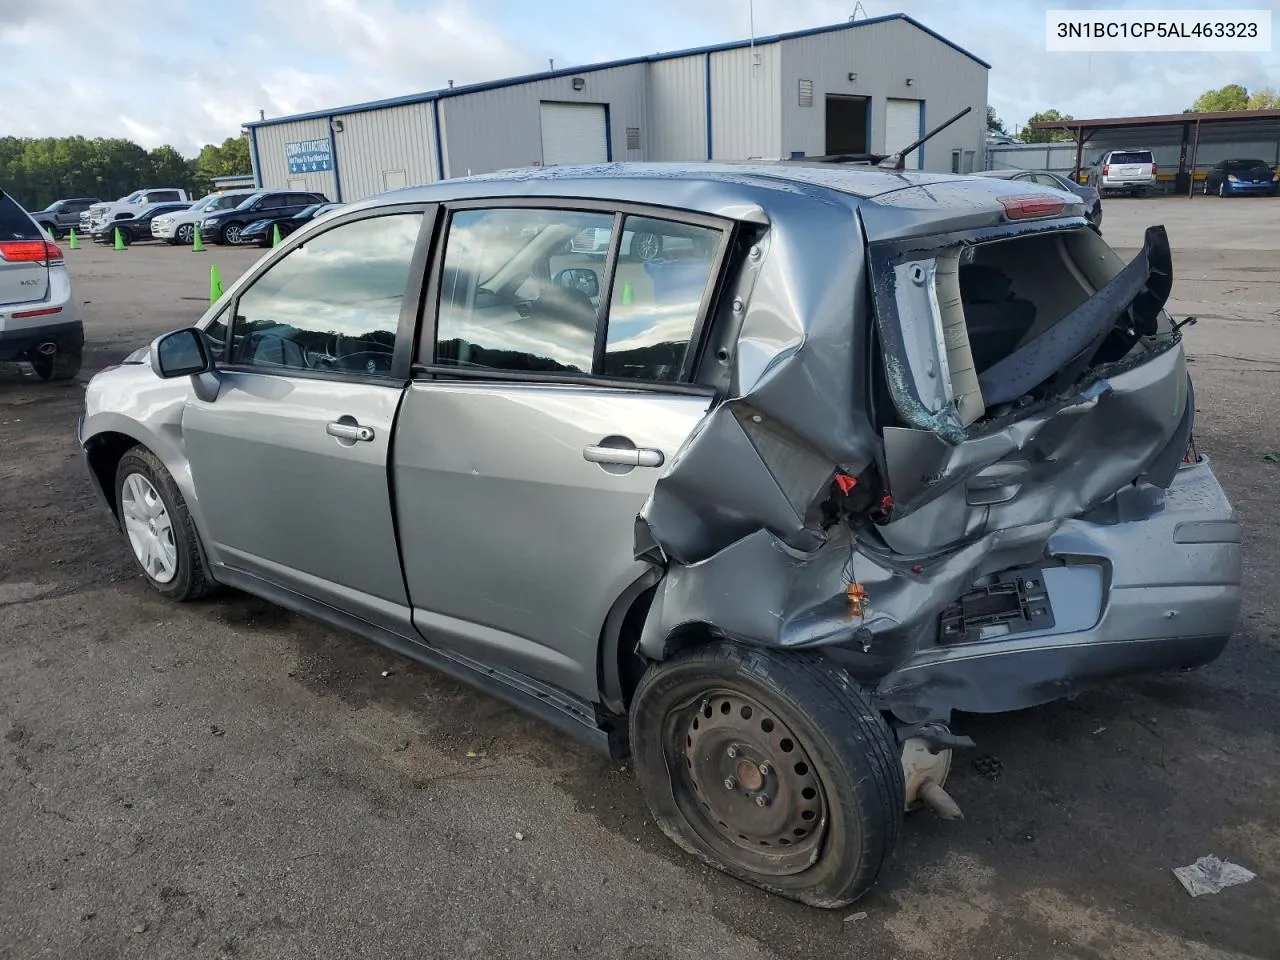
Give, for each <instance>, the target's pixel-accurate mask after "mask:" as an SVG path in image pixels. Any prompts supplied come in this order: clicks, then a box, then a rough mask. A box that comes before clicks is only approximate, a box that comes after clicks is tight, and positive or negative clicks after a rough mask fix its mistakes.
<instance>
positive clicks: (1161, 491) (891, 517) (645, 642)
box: [80, 163, 1241, 907]
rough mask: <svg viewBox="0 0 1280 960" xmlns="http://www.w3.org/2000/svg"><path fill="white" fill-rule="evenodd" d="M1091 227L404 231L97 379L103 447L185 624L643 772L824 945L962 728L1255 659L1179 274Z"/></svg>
mask: <svg viewBox="0 0 1280 960" xmlns="http://www.w3.org/2000/svg"><path fill="white" fill-rule="evenodd" d="M1080 204H1081V201H1080V200H1079V198H1078V197H1076V196H1074V195H1072V194H1068V193H1066V192H1062V191H1053V190H1048V189H1046V188H1043V187H1038V186H1035V185H1028V184H1023V183H1009V182H1004V181H1000V180H996V179H991V178H979V177H955V176H949V175H932V174H926V173H912V174H902V173H893V172H887V171H884V170H878V169H861V170H859V169H856V168H848V167H845V168H833V167H830V166H821V167H820V166H817V165H814V166H805V165H803V164H797V163H788V164H757V165H750V164H744V165H736V164H735V165H713V164H697V165H688V166H680V165H626V164H623V165H602V166H598V167H583V168H572V167H563V168H548V169H545V170H541V171H522V172H514V173H506V174H495V175H491V176H485V177H477V178H470V179H465V180H454V181H447V182H443V183H439V184H436V185H433V186H428V187H415V188H411V189H407V190H401V191H397V192H394V193H390V194H385V195H383V196H381V197H379V198H376V199H374V200H369V201H364V202H360V203H355V204H352V205H350V206H348V207H345V208H343V209H342V210H341V211H338V212H337V213H336V214H334V215H331V216H329V217H326V218H324V219H323V220H322V221H319V222H316V223H312V224H309V225H307V226H305V227H303V228H302V229H300V230H299V231H298V232H297V233H295V234H293V235H292V236H290V237H289V238H288V240H287V241H286V242H285V243H284V244H282V245H281V246H280V247H279V248H277V249H276V250H273V251H272V252H271V253H269V254H267V255H266V256H265V257H264V258H263V259H262V260H261V261H260V262H259V263H258V264H257V265H256V266H255V267H253V268H252V269H250V270H249V271H248V272H247V273H246V274H245V275H244V276H243V277H242V278H241V279H240V280H238V281H237V282H236V283H235V284H234V285H233V286H232V287H231V288H230V289H228V291H227V293H226V295H225V296H224V297H223V298H222V299H221V300H220V301H219V302H218V303H217V304H216V305H215V306H214V307H213V308H211V309H210V311H209V312H208V313H207V314H206V316H205V317H204V318H203V319H202V320H201V321H200V323H199V324H198V325H197V327H195V328H191V329H183V330H178V331H175V332H173V333H170V334H167V335H165V336H163V337H160V338H158V339H157V340H156V341H155V342H154V343H152V344H151V345H150V347H149V348H144V349H142V350H139V351H138V352H137V353H135V354H133V355H132V356H130V357H129V358H128V359H126V360H125V361H124V362H123V364H122V365H120V366H117V367H115V368H114V369H110V370H106V371H103V372H102V373H100V374H98V375H97V376H96V377H94V379H93V381H92V382H91V384H90V385H89V387H88V392H87V397H86V410H85V413H84V417H83V420H82V423H81V427H80V440H81V441H82V444H83V447H84V451H85V454H86V456H87V459H88V466H89V471H90V473H91V475H92V478H93V480H94V481H95V483H96V485H97V487H98V489H99V490H100V492H101V494H102V496H103V498H104V499H105V501H106V505H107V506H108V507H109V508H110V510H111V513H112V515H113V516H114V517H115V518H116V520H117V521H118V522H119V525H120V527H121V529H122V530H123V533H124V535H125V537H127V539H128V542H129V545H130V546H131V548H132V550H133V553H134V556H135V557H136V558H137V561H138V564H139V566H140V567H141V569H142V571H143V573H144V574H145V576H146V578H147V579H148V580H149V581H150V583H151V585H152V586H153V587H155V589H156V590H158V591H159V592H160V593H161V594H163V595H164V596H166V597H169V598H172V599H174V600H190V599H193V598H196V597H200V596H202V595H204V594H206V593H208V592H209V591H210V590H211V589H212V588H213V587H215V585H226V586H230V587H236V588H239V589H242V590H245V591H248V592H250V593H254V594H257V595H259V596H262V597H266V598H268V599H270V600H273V601H275V602H277V603H279V604H281V605H283V606H286V607H288V608H290V609H293V610H296V611H300V612H303V613H306V614H309V615H311V616H312V617H315V618H317V619H319V620H322V621H324V622H326V623H330V624H333V625H337V626H341V627H345V628H347V629H350V630H352V631H355V632H356V633H360V634H363V635H364V636H366V637H368V638H370V639H372V640H375V641H377V642H379V643H382V644H385V645H386V646H388V647H390V648H392V649H394V650H397V651H399V652H401V653H403V654H405V655H408V656H410V657H413V658H416V659H418V660H420V661H422V662H424V663H426V664H429V665H431V666H433V667H436V668H438V669H440V670H442V671H444V672H446V673H448V674H451V675H453V676H455V677H461V678H464V679H466V680H469V681H470V682H472V683H474V684H476V685H477V686H479V687H481V688H483V689H485V690H488V691H489V692H491V693H493V694H496V695H498V696H500V697H503V698H505V699H507V700H509V701H511V702H513V703H515V704H518V705H520V706H522V707H525V708H527V709H528V710H530V711H532V712H533V713H536V714H537V715H539V716H541V717H542V718H544V719H545V720H547V721H549V722H550V723H553V724H556V725H558V726H560V727H562V728H566V729H570V730H573V731H575V732H577V733H579V734H581V735H583V736H584V737H586V738H587V739H589V740H591V741H592V742H594V743H595V744H596V745H598V746H599V747H600V748H601V749H603V750H606V751H609V752H610V753H611V754H612V755H613V756H615V757H617V756H622V755H624V754H625V753H626V752H627V751H628V750H629V751H630V754H631V756H632V757H633V758H634V765H635V770H636V774H637V777H638V779H639V782H640V787H641V789H642V790H643V792H644V794H645V797H646V799H647V801H648V804H649V806H650V808H651V810H652V812H653V815H654V817H655V819H656V821H657V823H658V824H659V825H660V826H661V828H662V829H663V831H665V832H666V834H667V835H668V836H669V837H670V838H671V839H672V840H674V841H675V842H676V843H677V844H679V845H680V846H681V847H683V848H684V849H685V850H687V851H689V852H691V853H693V854H694V855H696V856H698V857H700V858H702V859H703V860H704V861H706V862H707V863H709V864H711V865H713V866H715V867H718V868H719V869H721V870H724V871H726V872H728V873H730V874H732V875H734V876H736V877H739V878H741V879H743V880H746V881H748V882H751V883H754V884H757V885H759V886H761V887H763V888H765V889H767V890H770V891H773V892H775V893H778V894H781V895H783V896H786V897H791V898H794V899H796V900H800V901H803V902H805V903H808V904H814V905H817V906H823V907H834V906H838V905H842V904H846V903H848V902H849V901H851V900H853V899H855V898H856V897H858V896H859V895H861V894H862V893H864V892H865V891H866V890H867V889H868V888H869V887H870V886H871V885H872V883H873V882H874V881H875V880H876V878H877V876H879V875H880V873H881V871H882V869H883V868H884V867H885V865H886V863H887V861H888V859H889V857H890V854H891V851H892V850H893V847H894V844H895V842H896V840H897V837H898V832H899V826H900V823H901V822H902V818H903V813H904V811H905V810H908V809H910V808H913V807H916V806H921V805H924V806H927V807H930V808H932V809H934V810H936V811H938V812H939V813H941V814H943V815H955V813H957V812H958V807H957V805H956V804H955V802H954V801H953V800H952V799H951V798H950V797H949V796H948V795H947V793H946V790H945V779H946V776H947V771H948V768H949V765H950V762H951V753H952V750H953V749H954V748H957V747H962V746H969V745H972V744H971V741H969V740H968V739H967V738H966V737H964V736H962V735H960V734H959V733H955V732H952V730H951V729H950V724H951V720H952V714H953V711H973V712H979V713H982V712H1001V711H1010V710H1017V709H1021V708H1025V707H1030V706H1032V705H1035V704H1039V703H1043V702H1045V701H1048V700H1051V699H1054V698H1058V697H1063V696H1067V695H1070V694H1072V693H1074V692H1076V691H1078V690H1081V689H1083V688H1086V687H1088V686H1089V685H1091V684H1095V683H1097V682H1099V681H1103V680H1106V679H1108V678H1112V677H1117V676H1122V675H1126V674H1134V673H1141V672H1146V671H1156V670H1166V669H1174V668H1188V667H1195V666H1198V665H1202V664H1205V663H1207V662H1209V661H1211V660H1213V659H1214V658H1215V657H1216V656H1218V654H1219V653H1220V652H1221V651H1222V649H1223V647H1224V645H1225V644H1226V642H1227V638H1228V636H1229V634H1230V633H1231V632H1232V629H1233V627H1234V624H1235V622H1236V618H1237V615H1238V612H1239V607H1240V565H1241V545H1240V540H1241V536H1240V528H1239V526H1238V525H1237V522H1236V519H1235V515H1234V513H1233V511H1232V508H1231V506H1230V504H1229V503H1228V502H1227V499H1226V497H1225V496H1224V495H1223V492H1222V489H1221V487H1220V486H1219V485H1218V481H1217V480H1216V479H1215V477H1214V475H1213V472H1212V470H1211V467H1210V464H1209V462H1208V460H1207V459H1206V458H1205V457H1203V456H1200V455H1199V454H1197V453H1196V452H1195V448H1194V445H1193V443H1192V436H1191V434H1192V417H1193V412H1194V410H1195V404H1194V400H1193V397H1192V391H1191V384H1190V381H1189V379H1188V375H1187V363H1186V358H1185V356H1184V353H1183V347H1182V342H1181V332H1180V330H1179V327H1178V325H1177V324H1175V323H1174V322H1173V321H1172V320H1171V318H1170V317H1169V316H1168V314H1167V313H1166V312H1165V310H1164V304H1165V301H1166V299H1167V297H1168V295H1169V292H1170V287H1171V284H1172V275H1171V263H1170V250H1169V244H1168V240H1167V238H1166V236H1165V232H1164V230H1163V228H1161V227H1152V228H1150V229H1149V230H1148V231H1147V234H1146V240H1145V245H1144V246H1143V248H1142V250H1141V251H1140V252H1139V253H1138V255H1137V256H1136V257H1135V258H1134V259H1133V260H1132V261H1131V262H1129V263H1128V264H1126V263H1124V262H1122V261H1121V260H1120V258H1119V257H1118V256H1117V255H1116V254H1115V253H1114V252H1113V251H1112V250H1111V248H1110V247H1109V246H1108V245H1107V244H1106V242H1105V241H1104V240H1103V239H1102V238H1101V237H1100V236H1099V235H1098V234H1097V233H1096V232H1095V231H1094V230H1092V229H1090V227H1089V225H1088V224H1087V222H1086V220H1085V219H1084V216H1083V213H1084V211H1083V208H1082V207H1081V205H1080ZM588 230H593V231H595V233H594V236H595V237H596V238H597V239H599V238H600V237H602V236H607V237H608V245H607V253H606V254H605V256H604V257H603V258H602V257H600V256H599V255H597V254H595V253H594V252H581V251H579V250H577V249H575V244H574V242H573V241H574V238H577V237H580V236H581V235H583V232H584V231H588ZM641 234H647V235H650V236H656V237H658V238H660V240H661V243H660V248H661V250H662V251H663V253H662V255H660V256H658V257H655V258H652V259H644V258H639V257H626V256H621V255H620V251H622V250H623V249H625V248H626V247H627V246H628V244H629V242H630V240H631V239H632V237H634V236H638V235H641ZM578 246H580V245H578Z"/></svg>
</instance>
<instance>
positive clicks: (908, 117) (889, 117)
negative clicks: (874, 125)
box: [884, 99, 924, 169]
mask: <svg viewBox="0 0 1280 960" xmlns="http://www.w3.org/2000/svg"><path fill="white" fill-rule="evenodd" d="M923 106H924V101H922V100H894V99H889V100H886V101H885V113H884V152H885V153H888V154H894V153H897V152H898V151H899V150H901V149H902V148H903V147H905V146H907V145H909V144H912V143H915V142H916V141H917V140H919V139H920V110H921V108H922V107H923ZM920 161H921V157H920V148H919V147H917V148H916V151H915V153H913V154H911V156H909V157H907V167H908V169H910V168H913V167H917V168H918V167H921V166H923V164H922V163H921V162H920Z"/></svg>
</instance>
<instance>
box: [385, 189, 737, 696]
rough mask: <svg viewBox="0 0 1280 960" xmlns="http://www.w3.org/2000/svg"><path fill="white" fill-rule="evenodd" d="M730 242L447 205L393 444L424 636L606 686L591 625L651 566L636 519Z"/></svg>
mask: <svg viewBox="0 0 1280 960" xmlns="http://www.w3.org/2000/svg"><path fill="white" fill-rule="evenodd" d="M619 234H620V235H621V240H620V242H619V240H618V235H619ZM723 237H724V233H723V231H722V230H720V229H718V228H716V227H712V226H709V225H705V224H693V223H676V222H673V221H669V220H665V219H652V218H647V217H638V216H626V217H623V216H620V215H619V216H615V215H614V214H612V213H610V212H584V211H571V210H555V209H543V210H535V209H529V208H521V209H496V210H495V209H464V210H457V211H455V212H454V213H453V214H452V217H451V222H450V226H449V232H448V235H447V241H446V246H445V250H444V262H443V267H442V270H441V271H440V275H439V281H438V286H439V289H440V299H439V310H438V315H437V318H436V323H435V324H434V326H435V331H434V335H432V326H433V325H432V324H431V323H430V322H425V323H424V332H423V335H422V343H421V345H420V347H419V351H420V353H419V357H420V360H421V361H422V364H423V366H422V367H421V368H419V369H420V370H422V373H421V374H420V375H419V376H418V377H416V378H415V379H414V381H413V383H412V384H411V385H410V386H409V389H408V391H407V393H406V395H405V401H404V406H403V409H402V411H401V415H400V421H399V425H398V427H397V432H396V439H395V446H394V452H393V476H394V480H395V485H394V489H395V498H396V514H397V517H398V521H399V527H400V533H401V545H402V552H403V560H404V570H405V579H406V582H407V584H408V588H409V597H410V602H411V603H412V605H413V616H414V623H415V625H416V626H417V627H418V629H419V631H420V632H421V633H422V635H423V636H424V637H425V638H426V639H427V640H428V641H429V642H431V643H433V644H436V645H439V646H442V647H446V648H450V649H453V650H456V651H457V652H460V653H463V654H465V655H467V656H470V657H473V658H475V659H478V660H482V661H484V662H486V663H488V664H493V665H496V666H503V667H508V668H511V669H515V670H518V671H520V672H522V673H525V674H528V675H530V676H533V677H536V678H538V679H539V680H543V681H545V682H548V683H552V684H555V685H556V686H559V687H561V688H563V689H565V690H568V691H570V692H571V693H574V694H576V695H577V696H580V697H582V698H583V699H587V700H597V699H599V682H598V674H597V653H598V646H599V641H600V636H601V630H602V627H603V625H604V622H605V619H606V617H607V615H608V612H609V610H610V608H611V606H613V604H614V602H615V601H616V600H617V599H618V598H619V597H620V595H621V594H623V592H624V591H626V590H627V588H628V587H630V586H631V585H632V584H634V583H635V582H636V581H637V580H638V579H639V578H640V577H641V576H642V575H643V574H644V573H645V571H646V566H645V565H644V564H643V563H640V562H638V561H636V560H635V558H634V542H635V540H634V532H635V524H636V516H637V513H638V512H639V510H640V508H641V507H642V506H643V505H644V503H645V501H646V499H647V498H648V497H649V494H650V493H651V492H652V490H653V487H654V484H655V483H656V482H657V479H658V477H659V476H661V475H662V473H663V472H664V471H665V469H666V467H667V466H668V465H669V464H670V462H671V460H672V458H673V457H674V456H675V454H676V452H677V451H678V450H679V449H680V447H681V445H682V444H683V443H684V441H685V439H686V438H687V437H688V436H689V434H690V433H691V432H692V431H693V430H694V429H695V427H696V426H697V424H698V422H699V421H700V420H701V419H702V417H703V416H704V415H705V413H706V411H707V409H708V407H709V405H710V403H711V398H710V397H709V396H708V395H706V394H699V393H696V392H693V391H691V390H690V389H689V386H688V380H689V376H690V367H691V366H692V359H691V353H692V350H691V347H690V344H691V343H696V342H697V332H698V331H699V330H700V329H701V320H702V318H703V317H704V316H705V315H706V311H707V308H708V301H709V299H710V297H709V291H710V290H711V289H712V287H713V283H712V279H713V276H714V274H715V273H716V271H717V269H718V267H717V265H718V264H719V262H720V257H721V256H722V255H723V253H722V251H723V248H724V246H725V245H724V244H723V243H722V239H723ZM635 238H644V240H643V242H639V241H637V242H636V243H634V244H633V243H632V242H631V241H632V240H633V239H635ZM633 247H634V248H635V249H634V250H633V249H632V248H633ZM619 248H620V249H619ZM610 250H614V251H616V252H615V253H614V254H613V255H611V256H605V254H606V252H608V251H610ZM615 260H616V268H613V269H611V268H610V267H609V264H610V263H611V262H613V261H615Z"/></svg>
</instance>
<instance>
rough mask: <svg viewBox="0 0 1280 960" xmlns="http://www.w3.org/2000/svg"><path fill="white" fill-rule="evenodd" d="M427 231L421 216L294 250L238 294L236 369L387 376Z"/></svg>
mask: <svg viewBox="0 0 1280 960" xmlns="http://www.w3.org/2000/svg"><path fill="white" fill-rule="evenodd" d="M421 226H422V214H421V213H398V214H393V215H390V216H385V217H372V218H370V219H367V220H357V221H355V222H353V223H347V224H343V225H342V226H339V227H335V228H333V229H332V230H327V231H325V232H324V233H321V234H319V235H318V236H316V237H314V238H313V239H311V240H309V241H308V242H307V243H305V244H303V245H302V246H300V247H298V248H297V249H295V250H292V251H290V252H289V254H288V255H287V256H285V257H284V258H283V259H281V260H279V261H277V262H276V263H275V264H274V265H273V266H272V267H271V268H270V269H269V270H268V271H267V272H266V273H264V274H263V275H262V276H260V277H258V279H257V280H255V281H254V282H253V284H252V285H251V286H249V287H248V288H247V289H246V290H245V291H244V292H243V293H241V294H240V299H239V301H238V303H237V305H236V317H235V326H234V331H233V335H232V351H231V362H232V364H235V365H238V366H247V367H256V368H265V369H266V370H272V371H275V370H308V371H314V372H319V373H338V374H349V375H351V376H360V377H367V376H385V375H387V374H389V373H390V371H391V355H392V353H393V351H394V349H395V339H396V327H397V326H398V324H399V319H400V303H401V301H402V300H403V299H404V289H405V284H406V282H407V281H408V278H409V262H410V260H411V259H412V257H413V249H414V246H415V245H416V243H417V241H418V232H419V230H420V228H421Z"/></svg>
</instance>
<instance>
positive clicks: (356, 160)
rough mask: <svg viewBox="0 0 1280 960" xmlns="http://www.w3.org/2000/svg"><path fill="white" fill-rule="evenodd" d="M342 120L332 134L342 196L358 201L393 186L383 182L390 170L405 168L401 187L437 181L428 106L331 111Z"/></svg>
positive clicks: (433, 137) (433, 132) (433, 142)
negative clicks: (340, 179)
mask: <svg viewBox="0 0 1280 960" xmlns="http://www.w3.org/2000/svg"><path fill="white" fill-rule="evenodd" d="M334 119H335V120H338V121H341V122H342V128H343V129H342V130H341V132H336V133H334V143H335V144H336V146H337V154H338V161H339V166H340V168H341V170H342V197H343V199H344V200H362V199H364V198H365V197H371V196H374V195H375V194H379V193H382V192H383V191H384V190H387V189H392V188H394V187H395V186H396V185H395V184H392V185H390V186H388V185H387V184H386V183H385V182H384V175H385V174H386V173H388V172H391V171H396V170H403V171H404V172H405V183H404V184H403V185H404V186H412V185H414V184H419V183H431V182H432V181H433V180H438V179H440V176H439V173H438V171H437V170H436V169H435V124H434V122H433V120H432V116H431V104H429V103H418V104H411V105H409V106H404V107H393V108H391V109H388V110H382V111H379V112H378V113H355V114H350V115H343V114H335V115H334ZM329 196H330V198H331V199H332V194H330V195H329Z"/></svg>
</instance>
